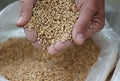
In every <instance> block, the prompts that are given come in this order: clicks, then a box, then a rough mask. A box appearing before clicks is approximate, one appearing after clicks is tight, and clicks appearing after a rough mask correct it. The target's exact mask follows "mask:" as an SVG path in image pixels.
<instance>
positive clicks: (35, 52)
mask: <svg viewBox="0 0 120 81" xmlns="http://www.w3.org/2000/svg"><path fill="white" fill-rule="evenodd" d="M98 53H99V48H98V46H96V45H95V44H94V42H93V41H92V40H91V39H89V40H87V41H85V42H84V44H83V45H82V46H75V47H72V48H71V49H68V50H66V52H64V53H62V54H57V55H52V56H51V55H48V54H47V52H46V51H45V50H41V49H36V48H34V47H33V46H31V45H30V42H28V41H27V40H26V39H24V38H19V39H15V38H14V39H9V40H8V41H5V42H4V43H2V44H0V65H1V66H0V74H2V75H3V76H5V77H6V78H7V79H9V80H10V81H74V80H75V81H85V78H86V76H87V74H88V71H89V69H90V68H91V66H92V65H93V63H95V61H96V60H97V58H98Z"/></svg>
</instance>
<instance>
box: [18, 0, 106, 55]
mask: <svg viewBox="0 0 120 81" xmlns="http://www.w3.org/2000/svg"><path fill="white" fill-rule="evenodd" d="M35 2H36V0H31V2H30V1H29V0H25V1H22V0H21V15H20V18H19V20H18V22H17V26H24V25H25V24H26V23H27V22H28V21H29V20H30V17H31V16H32V9H33V6H34V3H35ZM75 2H76V6H77V8H78V9H79V10H80V16H79V18H78V20H77V22H76V24H75V25H74V27H73V31H72V38H73V41H74V43H76V44H78V45H81V44H82V43H83V42H84V40H85V39H87V38H89V37H91V36H93V35H94V34H95V33H96V32H98V31H100V30H101V29H102V28H103V26H104V20H105V18H104V0H98V1H96V0H75ZM90 21H91V22H92V23H91V26H90V27H89V26H88V23H89V22H90ZM25 34H26V36H27V38H28V39H29V40H30V41H32V42H33V43H32V44H33V45H34V46H35V47H41V45H40V43H39V41H37V40H36V38H37V32H36V31H35V30H29V29H25ZM72 45H74V44H73V43H72V42H70V41H66V42H64V43H61V42H60V41H58V42H56V43H55V45H51V46H50V47H49V48H48V53H50V54H56V53H58V52H61V51H63V50H64V49H65V48H68V47H70V46H72Z"/></svg>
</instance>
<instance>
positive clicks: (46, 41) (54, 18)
mask: <svg viewBox="0 0 120 81" xmlns="http://www.w3.org/2000/svg"><path fill="white" fill-rule="evenodd" d="M78 15H79V12H78V10H77V8H76V6H75V0H38V1H37V3H36V5H35V8H34V9H33V16H32V17H31V20H30V21H29V23H28V24H27V25H26V26H25V27H27V28H30V29H35V30H36V31H37V34H38V36H37V40H39V41H40V42H41V44H42V46H43V48H46V47H48V46H50V45H51V44H54V43H55V42H57V41H58V40H60V41H61V42H64V41H66V40H71V41H72V37H71V32H72V27H73V26H74V24H75V22H76V20H77V18H78Z"/></svg>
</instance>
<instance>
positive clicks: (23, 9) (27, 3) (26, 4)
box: [16, 0, 36, 27]
mask: <svg viewBox="0 0 120 81" xmlns="http://www.w3.org/2000/svg"><path fill="white" fill-rule="evenodd" d="M35 2H36V0H21V1H20V17H19V19H18V21H17V23H16V25H17V26H18V27H22V26H24V25H25V24H27V22H28V21H29V20H30V18H31V16H32V10H33V6H34V4H35Z"/></svg>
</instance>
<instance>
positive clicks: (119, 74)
mask: <svg viewBox="0 0 120 81" xmlns="http://www.w3.org/2000/svg"><path fill="white" fill-rule="evenodd" d="M111 81H120V60H119V62H118V64H117V67H116V69H115V72H114V74H113V76H112V79H111Z"/></svg>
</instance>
